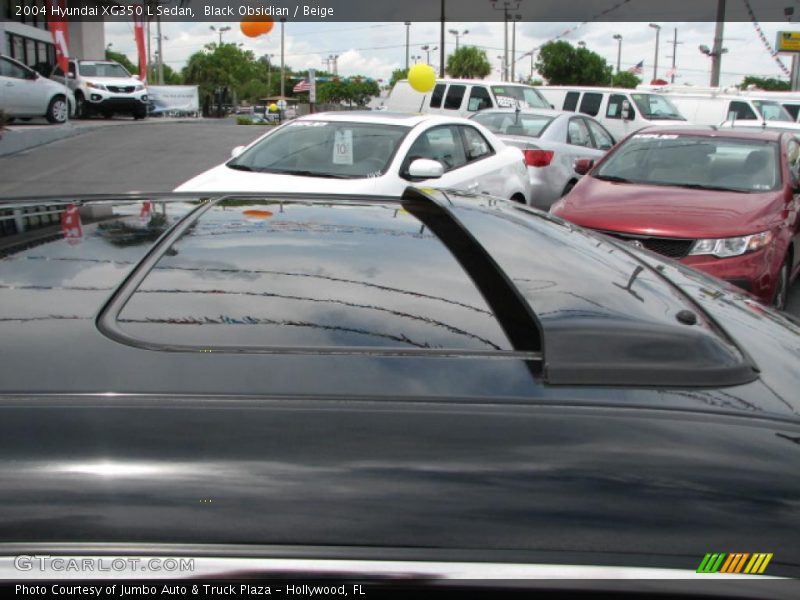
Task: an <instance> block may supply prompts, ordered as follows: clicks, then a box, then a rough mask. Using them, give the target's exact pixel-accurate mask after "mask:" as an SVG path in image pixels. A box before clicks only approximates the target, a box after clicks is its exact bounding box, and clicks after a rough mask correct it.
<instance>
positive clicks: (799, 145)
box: [786, 138, 800, 187]
mask: <svg viewBox="0 0 800 600" xmlns="http://www.w3.org/2000/svg"><path fill="white" fill-rule="evenodd" d="M786 162H787V167H788V168H789V176H790V177H791V179H792V181H791V183H792V186H793V187H797V186H798V184H800V142H798V140H797V138H792V139H790V140H789V143H787V144H786Z"/></svg>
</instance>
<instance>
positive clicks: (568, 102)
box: [564, 92, 580, 112]
mask: <svg viewBox="0 0 800 600" xmlns="http://www.w3.org/2000/svg"><path fill="white" fill-rule="evenodd" d="M579 96H580V94H579V93H578V92H567V96H566V98H564V110H568V111H570V112H575V109H576V108H577V107H578V97H579Z"/></svg>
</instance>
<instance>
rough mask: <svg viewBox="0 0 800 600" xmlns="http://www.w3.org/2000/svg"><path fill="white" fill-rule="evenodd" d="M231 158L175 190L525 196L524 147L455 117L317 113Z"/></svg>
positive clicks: (239, 149) (527, 191) (523, 198)
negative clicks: (418, 189) (409, 190)
mask: <svg viewBox="0 0 800 600" xmlns="http://www.w3.org/2000/svg"><path fill="white" fill-rule="evenodd" d="M232 155H233V158H232V159H231V160H229V161H228V162H226V163H223V164H221V165H219V166H217V167H214V168H212V169H210V170H208V171H206V172H204V173H201V174H200V175H198V176H196V177H194V178H192V179H190V180H189V181H187V182H185V183H183V184H182V185H180V186H179V187H178V188H177V189H176V191H180V192H265V191H269V192H299V193H320V192H324V193H333V194H337V193H339V194H377V195H385V196H398V197H399V196H401V195H402V194H403V190H405V188H406V187H408V186H409V185H417V186H427V187H436V188H443V189H448V188H449V189H457V190H465V191H469V192H476V193H487V194H491V195H493V196H498V197H501V198H508V199H511V200H517V201H519V202H524V203H525V202H528V201H529V200H530V183H529V180H528V172H527V168H526V166H525V162H524V156H523V154H522V151H521V150H519V148H514V147H512V146H506V145H505V144H504V143H503V142H501V141H500V140H499V139H498V138H497V137H496V136H495V135H494V134H492V133H491V132H490V131H489V130H488V129H486V128H485V127H483V126H481V125H479V124H477V123H474V122H471V121H468V120H466V119H460V118H447V117H439V116H435V115H410V114H393V113H388V112H383V111H381V112H380V113H375V112H340V113H339V112H337V113H318V114H314V115H308V116H305V117H302V118H299V119H296V120H294V121H291V122H289V123H286V124H284V125H282V126H280V127H277V128H276V129H274V130H273V131H271V132H269V133H267V134H266V135H264V136H262V137H260V138H259V139H257V140H256V141H255V142H253V143H252V144H250V145H249V146H246V147H244V146H239V147H237V148H234V149H233V152H232Z"/></svg>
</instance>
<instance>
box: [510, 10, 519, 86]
mask: <svg viewBox="0 0 800 600" xmlns="http://www.w3.org/2000/svg"><path fill="white" fill-rule="evenodd" d="M512 19H513V20H512V21H511V81H514V80H515V75H514V68H515V67H516V64H517V21H519V20H520V19H522V15H514V16H513V17H512Z"/></svg>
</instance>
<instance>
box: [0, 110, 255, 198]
mask: <svg viewBox="0 0 800 600" xmlns="http://www.w3.org/2000/svg"><path fill="white" fill-rule="evenodd" d="M82 126H83V127H86V130H85V131H82V132H81V133H80V134H79V135H74V136H72V137H69V138H66V139H61V140H58V141H55V142H53V143H50V144H47V145H44V146H38V147H36V148H31V149H30V150H26V151H23V152H19V153H17V154H12V155H9V156H3V157H0V173H2V177H0V197H8V196H32V195H45V194H57V193H67V194H77V193H106V192H108V193H113V192H117V193H118V192H129V191H135V190H142V191H169V190H172V189H173V188H174V187H175V186H177V185H178V184H180V183H182V182H184V181H186V180H187V179H189V178H190V177H192V176H194V175H197V174H198V173H200V172H202V171H205V170H206V169H209V168H211V167H213V166H214V165H217V164H219V163H221V162H222V161H224V160H225V159H226V158H228V157H229V156H230V151H231V149H232V148H233V147H234V146H238V145H241V144H247V143H249V142H251V141H252V140H254V139H255V138H257V137H258V136H260V135H262V134H264V133H266V132H267V131H268V128H267V127H265V126H255V125H252V126H245V125H236V123H235V121H234V120H232V119H221V120H215V119H200V120H194V119H192V120H176V121H162V120H155V119H153V120H149V119H148V120H147V121H144V122H142V121H138V122H134V121H122V120H116V119H115V120H113V121H105V122H104V121H88V122H83V125H82Z"/></svg>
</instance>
